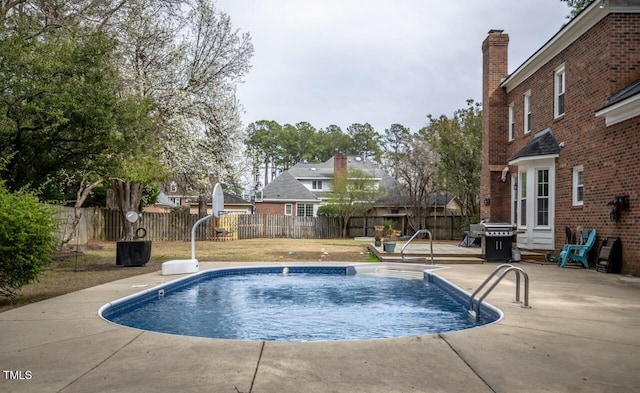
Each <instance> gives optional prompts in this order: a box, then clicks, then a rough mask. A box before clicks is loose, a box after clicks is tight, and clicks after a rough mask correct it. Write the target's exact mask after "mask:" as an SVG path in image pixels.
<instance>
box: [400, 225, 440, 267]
mask: <svg viewBox="0 0 640 393" xmlns="http://www.w3.org/2000/svg"><path fill="white" fill-rule="evenodd" d="M421 233H426V234H428V235H429V249H430V250H431V264H432V265H433V264H434V262H433V237H432V236H431V232H430V231H429V230H428V229H419V230H418V231H417V232H416V233H414V234H413V236H411V239H409V240H408V241H407V242H406V243H405V244H403V245H402V248H401V249H400V257H401V258H402V262H407V261H418V260H422V259H425V258H422V257H420V258H407V257H405V256H404V249H405V248H407V246H408V245H409V243H411V242H412V241H413V239H415V238H416V237H417V236H418V235H419V234H421Z"/></svg>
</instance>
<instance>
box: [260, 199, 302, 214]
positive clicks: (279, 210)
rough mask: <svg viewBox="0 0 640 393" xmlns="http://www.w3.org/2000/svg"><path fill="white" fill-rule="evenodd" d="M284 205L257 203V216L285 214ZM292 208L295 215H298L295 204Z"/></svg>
mask: <svg viewBox="0 0 640 393" xmlns="http://www.w3.org/2000/svg"><path fill="white" fill-rule="evenodd" d="M284 205H285V204H284V203H273V202H257V203H256V214H284ZM293 205H294V206H292V213H293V215H295V214H296V211H295V204H293Z"/></svg>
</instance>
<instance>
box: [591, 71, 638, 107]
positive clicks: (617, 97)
mask: <svg viewBox="0 0 640 393" xmlns="http://www.w3.org/2000/svg"><path fill="white" fill-rule="evenodd" d="M636 94H640V79H638V80H637V81H635V82H633V83H631V84H630V85H627V86H625V87H624V88H622V89H621V90H620V91H618V92H616V93H615V94H614V95H612V96H611V97H609V98H608V99H607V103H606V104H604V106H602V107H601V108H600V109H598V110H596V112H597V111H599V110H602V109H604V108H606V107H608V106H611V105H614V104H617V103H618V102H622V101H624V100H626V99H627V98H631V97H633V96H635V95H636Z"/></svg>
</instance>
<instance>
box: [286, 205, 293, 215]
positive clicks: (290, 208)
mask: <svg viewBox="0 0 640 393" xmlns="http://www.w3.org/2000/svg"><path fill="white" fill-rule="evenodd" d="M292 214H293V205H292V204H291V203H285V204H284V215H285V216H290V215H292Z"/></svg>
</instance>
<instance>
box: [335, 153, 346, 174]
mask: <svg viewBox="0 0 640 393" xmlns="http://www.w3.org/2000/svg"><path fill="white" fill-rule="evenodd" d="M346 173H347V155H346V154H344V153H337V154H335V155H334V156H333V176H337V175H338V174H346Z"/></svg>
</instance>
